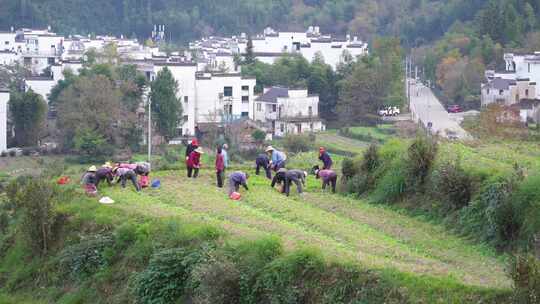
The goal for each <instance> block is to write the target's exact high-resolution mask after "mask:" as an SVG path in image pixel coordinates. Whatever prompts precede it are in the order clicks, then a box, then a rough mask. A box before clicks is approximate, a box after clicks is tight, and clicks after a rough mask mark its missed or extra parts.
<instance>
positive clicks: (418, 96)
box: [411, 83, 472, 139]
mask: <svg viewBox="0 0 540 304" xmlns="http://www.w3.org/2000/svg"><path fill="white" fill-rule="evenodd" d="M411 112H412V118H413V120H414V121H416V122H421V123H422V124H423V125H424V126H425V127H428V124H429V123H430V122H431V124H432V126H431V132H432V133H433V134H439V135H440V136H442V137H449V136H452V137H454V136H455V137H457V138H458V139H471V138H472V137H471V136H470V135H469V133H467V131H465V130H464V129H463V128H462V127H461V126H460V125H459V123H457V122H456V121H455V120H454V119H452V118H451V117H450V115H449V114H448V112H447V111H446V109H445V108H444V107H443V105H442V104H441V103H440V102H439V100H438V99H437V97H435V95H434V94H433V92H432V91H431V89H430V88H428V87H426V86H424V85H422V84H421V83H419V84H411Z"/></svg>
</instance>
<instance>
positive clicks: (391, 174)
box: [372, 158, 407, 203]
mask: <svg viewBox="0 0 540 304" xmlns="http://www.w3.org/2000/svg"><path fill="white" fill-rule="evenodd" d="M382 171H383V173H381V177H380V178H378V179H377V181H376V183H375V190H374V191H373V195H372V200H373V201H374V202H377V203H388V202H395V201H396V200H399V199H400V198H401V197H402V196H403V195H404V194H405V191H406V190H407V164H406V163H405V160H403V159H402V158H396V159H394V160H393V161H390V162H387V163H385V164H384V168H382Z"/></svg>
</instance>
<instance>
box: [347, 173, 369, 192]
mask: <svg viewBox="0 0 540 304" xmlns="http://www.w3.org/2000/svg"><path fill="white" fill-rule="evenodd" d="M369 185H370V182H369V180H368V176H367V175H366V174H363V173H358V174H356V175H355V176H353V177H352V178H350V179H349V180H347V183H346V184H345V186H346V190H347V192H348V193H356V194H358V195H360V194H362V193H365V192H366V191H368V190H369Z"/></svg>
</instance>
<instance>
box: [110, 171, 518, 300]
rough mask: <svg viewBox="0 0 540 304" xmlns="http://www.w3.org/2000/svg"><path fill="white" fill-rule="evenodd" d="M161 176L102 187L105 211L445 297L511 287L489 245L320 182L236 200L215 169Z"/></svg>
mask: <svg viewBox="0 0 540 304" xmlns="http://www.w3.org/2000/svg"><path fill="white" fill-rule="evenodd" d="M158 175H160V178H161V180H162V182H163V188H162V189H160V190H157V191H151V190H147V191H146V192H145V193H144V194H137V193H135V192H133V190H130V189H126V190H122V189H119V188H109V189H107V188H106V189H104V191H103V194H104V195H109V196H111V197H112V198H113V199H115V200H116V201H117V203H116V204H114V205H112V206H104V207H103V208H115V209H120V210H122V211H124V212H126V213H128V214H131V215H133V216H137V215H151V216H156V217H170V216H174V217H177V218H179V219H183V220H186V221H193V220H195V221H203V222H207V223H211V224H214V225H218V226H219V227H222V228H223V229H225V230H226V231H228V232H229V233H231V234H232V235H233V236H235V237H241V238H255V237H258V236H262V235H268V234H275V235H278V236H280V237H281V238H282V239H283V241H284V242H285V244H286V246H287V247H288V248H291V249H292V248H297V247H302V246H310V247H316V248H319V249H321V251H322V252H323V253H324V254H325V255H326V256H328V257H329V258H334V259H339V260H343V259H345V260H349V261H353V262H359V263H361V264H362V265H366V266H368V267H371V268H377V269H383V268H390V269H395V270H398V272H399V273H409V274H414V275H416V276H424V275H425V276H427V277H429V278H428V279H427V280H428V281H430V280H433V282H437V281H438V280H439V282H442V284H443V285H445V286H446V287H447V288H448V290H445V291H444V292H447V293H448V295H446V296H449V297H451V294H452V293H454V292H457V291H453V290H452V288H450V287H449V286H452V285H456V286H457V285H459V284H464V285H468V286H476V287H481V288H493V289H507V288H508V287H510V282H509V280H508V279H507V278H506V276H505V274H504V264H503V261H501V259H499V258H497V257H496V256H495V255H494V254H493V253H492V252H490V251H489V250H488V249H487V248H484V247H481V246H474V245H471V244H468V243H466V242H465V241H462V240H460V239H458V238H456V237H454V236H452V235H449V234H448V233H446V232H445V231H444V229H443V228H441V227H438V226H434V225H432V224H429V223H426V222H422V221H421V220H418V219H414V218H411V217H408V216H406V215H403V214H400V213H399V212H396V211H393V210H390V209H388V208H384V207H379V206H373V205H369V204H365V203H363V202H359V201H358V200H353V199H350V198H347V197H343V196H339V195H331V194H329V193H321V191H320V190H319V183H318V181H316V180H314V179H312V178H310V179H311V180H310V181H309V183H308V192H309V193H307V194H306V195H305V196H304V197H300V196H298V195H297V194H296V193H295V194H294V195H292V196H291V197H290V198H286V197H284V196H282V195H280V194H279V193H278V192H277V191H276V190H274V189H271V188H270V187H269V186H268V182H267V181H266V180H264V179H262V178H261V177H253V178H252V179H251V180H250V185H251V189H250V191H248V192H245V193H244V194H245V196H244V199H243V200H242V201H241V202H234V201H231V200H229V199H227V198H226V194H225V193H224V191H222V190H219V189H217V188H216V187H215V186H213V179H211V176H210V175H211V172H208V171H203V175H202V178H200V179H198V180H196V181H195V180H187V179H186V178H184V176H183V172H181V173H180V172H171V171H169V172H160V173H159V174H158ZM391 273H392V275H395V272H393V271H392V272H391ZM396 273H397V272H396ZM400 276H401V275H400ZM431 277H433V279H430V278H431ZM398 279H399V280H403V277H400V278H398ZM413 281H414V280H413ZM402 283H403V284H409V283H410V284H413V283H411V282H409V283H407V282H402ZM414 284H417V283H414ZM408 287H410V288H413V289H414V288H415V287H414V286H408ZM446 287H445V288H446ZM418 292H419V293H424V292H426V290H421V291H418ZM440 292H441V290H437V293H440ZM424 296H425V295H423V296H422V297H424ZM433 296H435V295H433ZM441 296H445V295H444V294H442V295H441Z"/></svg>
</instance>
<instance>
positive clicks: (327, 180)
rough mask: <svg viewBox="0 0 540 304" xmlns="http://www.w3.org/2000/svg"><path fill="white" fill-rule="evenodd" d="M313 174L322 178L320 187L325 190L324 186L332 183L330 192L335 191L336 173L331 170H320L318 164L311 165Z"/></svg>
mask: <svg viewBox="0 0 540 304" xmlns="http://www.w3.org/2000/svg"><path fill="white" fill-rule="evenodd" d="M313 170H314V172H315V176H316V177H317V178H321V179H322V189H323V190H325V189H326V186H328V185H330V184H331V185H332V193H336V183H337V174H336V172H334V171H333V170H320V169H319V166H315V167H313Z"/></svg>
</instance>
